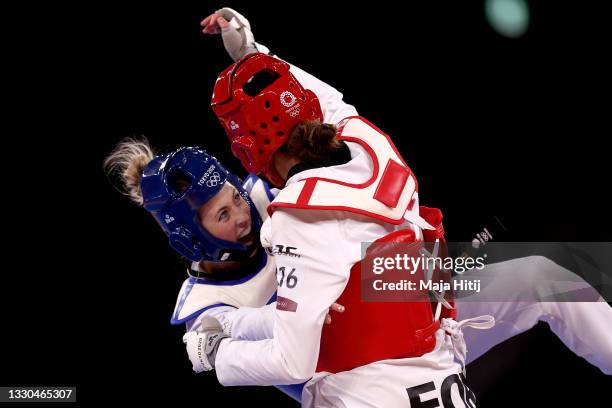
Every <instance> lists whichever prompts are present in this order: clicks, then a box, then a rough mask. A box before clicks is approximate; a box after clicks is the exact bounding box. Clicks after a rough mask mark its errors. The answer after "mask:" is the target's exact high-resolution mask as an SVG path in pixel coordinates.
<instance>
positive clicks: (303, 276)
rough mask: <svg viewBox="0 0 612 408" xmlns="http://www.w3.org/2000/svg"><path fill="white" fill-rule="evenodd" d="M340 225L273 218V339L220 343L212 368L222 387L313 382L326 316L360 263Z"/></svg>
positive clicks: (287, 213) (311, 215) (319, 214)
mask: <svg viewBox="0 0 612 408" xmlns="http://www.w3.org/2000/svg"><path fill="white" fill-rule="evenodd" d="M341 219H342V215H341V213H339V212H335V211H304V210H289V209H282V210H277V211H276V212H275V213H274V214H273V216H272V219H271V223H272V228H271V231H272V244H273V249H274V257H275V260H276V266H277V272H276V274H277V280H278V284H279V285H278V291H277V302H276V303H277V304H276V309H275V313H274V328H273V337H272V338H271V339H267V340H260V341H240V340H234V339H226V340H223V341H222V343H221V344H220V346H219V350H218V353H217V357H216V366H215V369H216V372H217V378H218V380H219V382H220V383H221V384H223V385H282V384H296V383H301V382H304V381H307V380H308V379H310V378H311V377H312V376H313V374H314V372H315V368H316V364H317V360H318V356H319V342H320V339H321V330H322V327H323V322H324V319H325V316H326V314H327V312H328V309H329V307H330V306H331V305H332V303H334V302H335V301H336V299H338V297H339V296H340V294H341V293H342V291H343V290H344V288H345V286H346V283H347V281H348V276H349V273H350V268H351V266H352V264H353V263H354V262H355V257H356V256H357V258H358V257H359V251H360V249H359V245H355V243H354V242H352V240H351V239H349V236H350V235H351V234H349V233H345V232H344V231H343V225H344V224H343V223H342V220H341ZM355 246H357V249H356V250H355ZM356 254H357V255H356Z"/></svg>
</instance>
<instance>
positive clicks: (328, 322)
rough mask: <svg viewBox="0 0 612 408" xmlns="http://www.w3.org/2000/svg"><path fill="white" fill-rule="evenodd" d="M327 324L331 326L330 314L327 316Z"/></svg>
mask: <svg viewBox="0 0 612 408" xmlns="http://www.w3.org/2000/svg"><path fill="white" fill-rule="evenodd" d="M325 324H331V316H330V315H329V314H327V315H326V316H325Z"/></svg>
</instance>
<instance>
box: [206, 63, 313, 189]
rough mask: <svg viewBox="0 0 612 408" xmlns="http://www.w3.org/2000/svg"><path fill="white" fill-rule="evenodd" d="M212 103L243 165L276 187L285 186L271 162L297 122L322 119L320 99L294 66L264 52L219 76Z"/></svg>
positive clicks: (233, 149)
mask: <svg viewBox="0 0 612 408" xmlns="http://www.w3.org/2000/svg"><path fill="white" fill-rule="evenodd" d="M211 105H212V109H213V111H214V112H215V114H216V115H217V117H218V118H219V121H220V122H221V125H222V126H223V128H224V129H225V132H226V133H227V135H228V137H229V139H230V142H231V144H232V153H233V154H234V156H236V157H237V158H238V159H240V161H241V162H242V166H243V167H244V168H245V169H246V170H247V171H249V172H250V173H255V174H263V175H264V176H266V178H267V179H268V180H270V182H271V183H272V184H274V185H276V186H282V185H283V184H284V182H283V180H282V178H281V177H280V176H279V174H278V172H277V171H276V169H275V167H274V163H273V162H272V156H273V155H274V152H276V150H278V148H279V147H281V146H282V145H283V144H285V142H286V141H287V138H288V136H289V134H290V132H291V130H292V129H293V127H294V126H295V125H297V124H298V123H300V122H303V121H306V120H316V121H319V122H321V121H322V120H323V114H322V112H321V105H320V104H319V100H318V99H317V97H316V96H315V94H314V93H313V92H312V91H310V90H309V89H304V87H302V85H301V84H300V83H299V82H298V81H297V79H295V77H294V76H293V74H292V73H291V72H289V64H287V63H286V62H284V61H281V60H279V59H276V58H274V57H271V56H269V55H266V54H261V53H254V54H249V55H247V56H245V57H244V58H242V59H241V60H239V61H238V62H236V63H234V64H232V65H230V66H229V67H228V68H227V69H225V70H224V71H223V72H222V73H221V75H219V78H217V82H216V83H215V89H214V91H213V97H212V101H211Z"/></svg>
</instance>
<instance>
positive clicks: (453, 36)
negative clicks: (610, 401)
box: [0, 1, 611, 407]
mask: <svg viewBox="0 0 612 408" xmlns="http://www.w3.org/2000/svg"><path fill="white" fill-rule="evenodd" d="M84 4H85V3H83V4H81V5H77V4H74V5H69V4H53V5H46V6H41V5H35V4H25V10H23V11H25V14H24V15H25V18H24V19H23V20H19V22H18V23H17V24H16V27H15V28H12V29H11V31H10V33H9V34H8V35H7V37H6V39H7V40H8V44H7V46H6V47H7V52H11V58H7V60H8V61H9V62H7V68H8V71H5V72H8V74H6V75H5V77H6V79H7V90H8V91H9V92H10V104H9V106H8V107H7V108H6V109H5V115H6V116H7V117H8V119H9V120H10V123H11V124H13V125H15V126H14V127H13V128H11V129H10V130H9V133H6V134H7V136H8V137H7V140H6V142H7V145H6V151H5V153H6V154H5V163H6V164H5V166H3V167H5V168H6V169H8V171H5V177H4V181H5V183H4V186H5V194H4V196H5V201H6V202H8V204H9V208H10V210H6V211H5V213H4V214H3V215H4V218H5V226H6V227H5V228H6V237H7V239H6V241H7V245H6V247H5V248H6V249H5V251H6V252H5V254H4V255H5V257H6V259H7V263H6V267H5V271H4V272H3V284H2V293H3V295H2V303H3V305H2V310H3V312H2V313H3V316H4V317H3V322H4V323H5V325H6V326H5V327H4V328H3V329H2V344H3V345H2V348H1V350H0V356H1V358H2V360H1V362H0V385H7V386H9V385H76V386H77V387H78V399H79V401H80V402H81V403H93V402H94V401H102V402H111V401H114V400H116V399H118V398H121V399H125V400H128V401H130V402H154V401H159V400H162V399H165V400H169V401H173V402H174V403H176V404H178V403H181V402H192V403H193V402H199V403H202V404H206V403H207V401H209V400H212V399H214V400H216V401H218V402H217V403H218V404H221V406H224V405H229V406H239V405H240V404H241V403H244V404H245V405H246V404H247V403H248V404H249V405H251V404H259V403H269V404H271V405H272V406H296V404H295V403H293V402H292V401H291V400H290V399H289V398H288V397H285V396H284V395H282V394H281V393H280V392H279V391H277V390H275V389H272V388H264V387H250V388H246V387H245V388H243V387H240V388H223V387H221V386H219V385H218V384H217V383H216V379H215V377H214V374H211V373H208V374H206V375H194V374H193V373H192V372H191V367H190V363H189V361H188V359H187V358H186V355H185V351H184V347H183V345H182V342H181V336H182V333H183V329H182V328H181V327H171V326H170V324H169V319H170V314H171V312H172V309H173V306H174V301H175V297H176V294H177V291H178V289H179V287H180V283H181V282H182V280H183V279H184V277H185V272H184V270H183V268H182V266H181V263H180V262H179V257H178V256H177V255H176V254H174V253H173V252H172V251H171V249H170V248H169V247H168V246H167V244H166V241H165V238H164V236H163V235H162V234H161V233H160V231H159V230H158V227H157V225H156V224H155V222H153V220H152V219H150V216H149V215H148V214H147V213H146V212H145V211H143V210H142V209H140V208H138V207H137V206H135V205H132V204H131V203H129V202H128V200H127V199H125V198H124V197H121V196H120V194H119V193H117V192H116V191H115V190H114V189H113V187H112V184H111V181H109V180H108V179H107V178H106V176H105V175H104V173H103V172H102V165H101V163H102V160H103V159H104V157H105V155H106V154H108V152H109V151H110V150H111V149H112V147H113V145H114V144H115V143H116V142H117V141H119V140H120V139H121V138H123V137H125V136H139V135H145V136H147V137H148V138H149V139H150V141H151V143H152V144H153V146H155V147H157V149H158V150H160V151H167V150H169V149H173V148H176V147H178V146H182V145H195V144H199V145H201V146H203V147H205V148H206V149H207V150H208V151H209V152H211V153H213V154H214V155H216V156H217V157H218V158H220V159H221V160H222V161H223V162H224V163H225V164H226V165H227V166H228V167H229V168H230V169H231V170H233V171H235V172H236V173H237V174H239V175H244V172H243V171H242V169H241V168H240V167H239V163H238V162H237V161H236V160H235V159H234V158H233V157H231V156H230V155H229V154H228V143H227V141H226V139H225V137H224V135H223V132H222V130H221V127H220V126H219V125H218V122H217V121H216V119H215V117H214V115H213V114H212V111H211V110H210V108H209V101H210V96H211V93H212V86H213V83H214V79H215V78H216V75H217V74H218V73H219V72H220V71H221V70H222V69H223V68H225V67H226V66H227V65H229V64H230V63H231V60H230V58H229V57H228V56H227V54H226V53H225V50H224V49H223V45H222V42H221V39H220V38H219V37H217V36H214V37H211V36H204V35H202V34H201V33H200V27H199V21H200V20H201V19H202V18H204V17H205V16H207V15H208V14H209V13H210V12H211V11H213V10H215V9H216V8H218V7H221V6H223V5H229V6H231V7H234V8H236V9H237V10H238V11H240V12H242V13H243V14H244V15H245V16H247V18H249V19H250V21H251V24H252V27H253V31H254V33H255V36H256V39H257V40H258V41H259V42H261V43H263V44H266V45H267V46H269V47H270V48H271V49H272V50H273V51H274V52H275V53H276V54H278V55H279V56H280V57H282V58H284V59H286V60H288V61H290V62H292V63H293V64H295V65H298V66H300V67H301V68H303V69H305V70H307V71H309V72H311V73H313V74H314V75H316V76H318V77H319V78H321V79H323V80H324V81H326V82H328V83H330V84H332V85H333V86H335V87H336V88H337V89H339V90H341V91H342V92H343V93H344V96H345V100H346V101H347V102H349V103H351V104H353V105H355V106H356V107H357V109H358V111H359V112H360V114H362V115H363V116H365V117H367V118H368V119H369V120H370V121H372V122H373V123H375V124H377V125H378V126H379V127H380V128H381V129H382V130H383V131H385V132H386V133H388V134H389V135H391V137H392V138H393V140H394V141H395V144H396V145H397V147H398V149H399V151H400V152H402V153H403V154H404V158H405V159H406V161H407V162H408V163H409V165H410V166H411V168H412V170H413V171H414V172H415V174H416V176H417V178H418V180H419V187H420V197H421V201H422V204H426V205H431V206H436V207H439V208H441V209H443V211H444V213H445V217H446V218H445V228H446V230H447V236H448V238H449V240H451V241H462V240H468V239H470V238H471V236H472V235H473V234H474V233H475V232H477V231H479V230H480V228H481V227H482V226H483V225H484V223H487V222H488V221H489V220H490V218H491V216H493V215H496V216H498V217H499V218H500V219H501V220H502V222H503V223H504V224H505V225H506V227H507V228H508V235H507V237H506V239H507V240H517V241H537V240H542V241H610V240H611V239H610V232H609V231H610V230H609V227H608V226H609V224H610V223H609V220H608V218H609V214H608V213H607V212H606V211H608V210H609V208H610V201H609V198H608V194H607V191H606V190H608V189H609V180H608V179H609V175H610V171H609V167H608V161H609V159H608V156H609V155H608V154H607V150H608V147H607V145H606V144H605V139H606V138H609V135H610V126H609V111H610V103H609V95H610V92H609V91H610V86H609V85H610V76H609V73H610V72H611V71H610V67H609V64H608V63H607V62H606V61H605V58H604V57H605V49H606V45H608V46H609V37H607V36H606V34H607V33H605V32H604V24H603V23H602V22H601V20H602V18H601V17H602V16H603V15H605V10H603V9H602V8H601V6H600V2H567V3H565V2H557V1H537V2H536V1H531V2H530V7H531V25H530V28H529V30H528V32H527V33H526V35H525V36H524V37H522V38H520V39H515V40H511V39H507V38H504V37H501V36H500V35H498V34H496V33H495V32H494V31H493V30H492V29H491V28H490V27H489V26H488V25H487V23H486V20H485V17H484V12H483V10H484V7H483V2H482V1H469V2H457V1H454V2H453V1H446V2H444V1H442V2H418V3H416V2H415V4H412V2H411V3H409V6H408V7H407V8H406V9H403V10H402V9H399V8H398V6H397V5H394V4H393V3H392V2H388V1H377V2H375V3H367V4H363V5H357V6H356V5H351V4H350V3H349V4H340V3H333V5H332V4H331V2H323V3H319V4H315V3H313V2H298V1H292V2H291V1H286V2H278V3H272V2H243V3H238V2H228V3H221V2H200V3H195V2H194V3H193V4H191V5H186V4H180V3H179V2H140V3H138V2H130V3H128V2H122V3H116V4H114V3H111V2H86V5H84ZM5 15H6V16H7V17H6V19H7V20H12V17H13V16H14V15H13V13H8V14H5ZM13 163H14V164H13ZM15 214H18V215H15ZM468 382H469V383H470V384H471V385H472V387H473V388H474V390H475V392H476V395H477V397H478V398H479V402H480V406H484V407H491V406H505V405H508V406H516V405H544V404H546V405H547V406H555V405H558V406H567V405H572V404H573V402H572V401H580V405H584V406H587V405H591V404H601V403H602V402H603V401H605V397H606V396H607V391H606V389H605V386H609V385H610V381H609V377H605V376H604V375H603V374H601V373H600V372H599V371H598V370H597V369H596V368H594V367H592V366H590V365H589V364H588V363H586V362H585V361H584V360H582V359H580V358H579V357H577V356H575V355H573V353H571V352H570V351H569V350H568V349H567V348H566V347H565V346H564V345H563V344H562V343H561V342H560V341H559V340H558V339H557V338H556V337H555V336H554V335H553V334H552V333H551V332H550V331H549V330H548V327H547V326H546V325H544V324H539V325H538V326H537V327H536V328H535V329H533V330H531V331H529V332H527V333H525V334H523V335H520V336H518V337H517V338H514V339H512V340H510V341H508V342H507V343H505V344H503V345H500V346H498V347H496V348H495V349H494V350H492V351H491V352H489V353H488V354H487V355H486V356H484V357H482V358H481V359H479V360H478V361H476V362H475V363H473V364H472V365H470V366H469V367H468Z"/></svg>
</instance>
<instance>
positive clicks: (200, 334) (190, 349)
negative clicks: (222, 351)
mask: <svg viewBox="0 0 612 408" xmlns="http://www.w3.org/2000/svg"><path fill="white" fill-rule="evenodd" d="M226 337H229V336H228V335H227V334H225V333H223V328H222V327H221V324H220V323H219V321H218V320H217V319H215V318H213V317H210V316H204V317H203V318H202V320H201V325H200V327H199V328H198V329H197V331H189V332H187V333H185V335H184V336H183V343H185V345H186V347H187V355H188V356H189V360H190V361H191V364H192V365H193V371H195V372H196V373H201V372H202V371H210V370H212V369H214V368H215V358H216V357H217V350H218V348H219V344H220V343H221V340H223V339H224V338H226Z"/></svg>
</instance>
